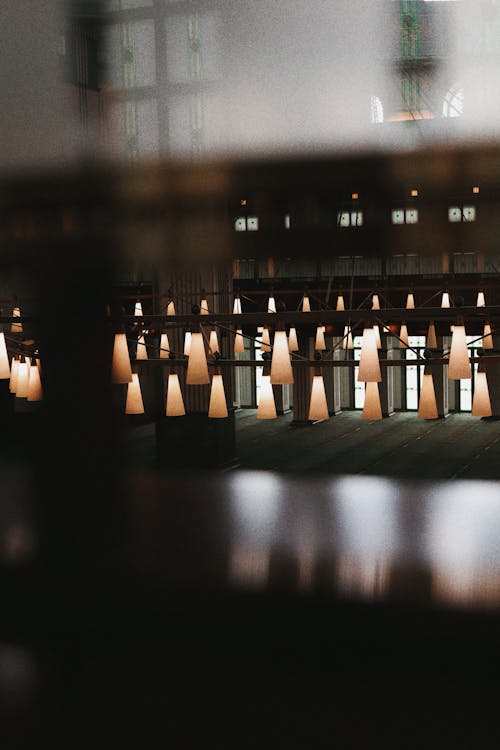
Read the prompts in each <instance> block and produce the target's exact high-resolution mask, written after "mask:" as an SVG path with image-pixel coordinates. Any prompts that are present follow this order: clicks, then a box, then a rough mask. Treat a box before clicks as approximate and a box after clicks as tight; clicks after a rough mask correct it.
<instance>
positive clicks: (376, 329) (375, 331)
mask: <svg viewBox="0 0 500 750" xmlns="http://www.w3.org/2000/svg"><path fill="white" fill-rule="evenodd" d="M373 335H374V336H375V346H376V347H377V349H382V341H381V339H380V330H379V327H378V325H374V326H373Z"/></svg>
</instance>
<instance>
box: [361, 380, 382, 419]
mask: <svg viewBox="0 0 500 750" xmlns="http://www.w3.org/2000/svg"><path fill="white" fill-rule="evenodd" d="M361 417H362V419H370V420H373V419H382V406H381V404H380V393H379V390H378V383H375V382H373V381H367V382H366V385H365V403H364V406H363V411H362V413H361Z"/></svg>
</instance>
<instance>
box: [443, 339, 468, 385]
mask: <svg viewBox="0 0 500 750" xmlns="http://www.w3.org/2000/svg"><path fill="white" fill-rule="evenodd" d="M470 377H471V369H470V362H469V352H468V349H467V339H466V337H465V326H461V325H455V326H454V327H453V335H452V337H451V347H450V357H449V364H448V379H449V380H465V379H466V378H470Z"/></svg>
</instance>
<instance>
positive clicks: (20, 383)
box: [16, 357, 29, 398]
mask: <svg viewBox="0 0 500 750" xmlns="http://www.w3.org/2000/svg"><path fill="white" fill-rule="evenodd" d="M28 378H29V370H28V363H27V362H26V359H25V358H24V357H23V359H22V361H21V360H20V361H19V366H18V371H17V382H16V398H28Z"/></svg>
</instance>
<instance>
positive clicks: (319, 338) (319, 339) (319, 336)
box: [314, 326, 326, 352]
mask: <svg viewBox="0 0 500 750" xmlns="http://www.w3.org/2000/svg"><path fill="white" fill-rule="evenodd" d="M314 348H315V349H316V351H318V352H320V351H324V350H325V349H326V344H325V332H324V329H323V326H318V327H317V328H316V341H315V342H314Z"/></svg>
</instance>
